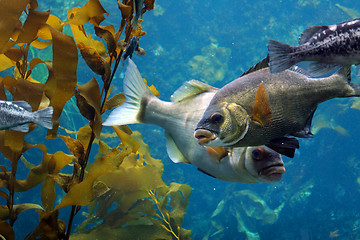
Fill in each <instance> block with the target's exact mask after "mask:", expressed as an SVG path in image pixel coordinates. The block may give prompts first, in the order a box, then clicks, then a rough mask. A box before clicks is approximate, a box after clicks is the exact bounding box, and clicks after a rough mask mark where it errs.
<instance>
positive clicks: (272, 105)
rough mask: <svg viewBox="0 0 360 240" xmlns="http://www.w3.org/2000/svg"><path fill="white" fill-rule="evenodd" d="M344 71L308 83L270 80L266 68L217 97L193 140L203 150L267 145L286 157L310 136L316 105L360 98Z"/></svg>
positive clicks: (294, 76)
mask: <svg viewBox="0 0 360 240" xmlns="http://www.w3.org/2000/svg"><path fill="white" fill-rule="evenodd" d="M347 74H348V73H347V72H346V71H345V69H344V68H342V69H340V70H339V71H338V72H336V73H334V74H333V75H331V76H330V77H326V78H310V77H308V76H306V75H304V74H301V73H299V72H296V71H292V70H285V71H283V72H280V73H277V74H271V73H270V70H269V68H263V69H260V70H257V71H255V72H251V73H249V74H247V75H244V76H242V77H240V78H238V79H236V80H234V81H232V82H230V83H229V84H227V85H225V86H224V87H223V88H221V89H220V90H218V91H217V93H216V94H215V95H214V97H213V99H212V100H211V101H210V103H209V106H208V107H207V109H206V110H205V112H204V115H203V117H202V118H201V120H200V121H199V123H198V124H197V127H196V130H195V132H194V136H195V137H196V138H197V139H198V143H199V144H201V145H204V146H224V147H245V146H258V145H266V146H268V147H270V148H272V149H274V150H275V151H278V152H279V153H281V154H284V155H286V156H288V157H293V156H294V151H295V149H296V148H298V147H299V144H298V141H297V140H296V138H294V137H306V138H309V137H311V136H312V133H311V131H310V129H311V122H312V118H313V115H314V112H315V110H316V108H317V106H318V104H320V103H322V102H325V101H327V100H329V99H332V98H344V97H359V96H360V85H357V84H352V83H350V82H349V81H348V79H347Z"/></svg>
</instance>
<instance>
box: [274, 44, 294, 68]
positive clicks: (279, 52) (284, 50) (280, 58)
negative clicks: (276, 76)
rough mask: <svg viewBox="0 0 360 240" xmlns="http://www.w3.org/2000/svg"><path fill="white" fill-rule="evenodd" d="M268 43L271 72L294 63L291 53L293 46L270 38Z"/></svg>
mask: <svg viewBox="0 0 360 240" xmlns="http://www.w3.org/2000/svg"><path fill="white" fill-rule="evenodd" d="M268 43H269V44H268V50H269V59H270V63H269V65H270V72H271V73H279V72H282V71H284V70H285V69H288V68H290V67H291V66H292V65H294V64H295V62H294V61H293V60H292V54H291V53H292V52H293V49H294V48H295V47H293V46H291V45H288V44H285V43H281V42H278V41H275V40H272V39H269V40H268Z"/></svg>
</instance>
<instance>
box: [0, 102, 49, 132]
mask: <svg viewBox="0 0 360 240" xmlns="http://www.w3.org/2000/svg"><path fill="white" fill-rule="evenodd" d="M53 111H54V110H53V107H47V108H44V109H41V110H38V111H35V112H33V111H32V108H31V106H30V105H29V104H28V103H27V102H26V101H2V100H0V130H5V129H8V130H15V131H19V132H28V131H29V125H28V123H36V124H38V125H41V126H43V127H45V128H47V129H52V127H53V123H52V115H53Z"/></svg>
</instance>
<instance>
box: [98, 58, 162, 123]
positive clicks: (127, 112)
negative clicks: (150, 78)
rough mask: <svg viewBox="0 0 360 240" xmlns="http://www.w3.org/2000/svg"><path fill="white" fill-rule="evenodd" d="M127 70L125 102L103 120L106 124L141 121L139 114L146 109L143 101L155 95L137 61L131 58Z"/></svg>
mask: <svg viewBox="0 0 360 240" xmlns="http://www.w3.org/2000/svg"><path fill="white" fill-rule="evenodd" d="M128 62H129V65H128V67H127V69H126V72H125V78H124V94H125V98H126V100H125V103H124V104H122V105H121V106H119V107H117V108H115V109H114V110H113V111H112V112H111V113H110V115H109V116H108V118H107V119H106V120H105V122H103V125H104V126H114V125H126V124H134V123H141V120H139V118H138V116H139V114H141V113H142V111H144V109H143V106H142V105H141V102H142V100H143V99H144V98H146V97H149V96H151V97H155V95H154V94H153V93H152V92H151V91H150V90H149V88H148V87H147V85H146V84H145V82H144V79H143V78H142V77H141V74H140V72H139V70H138V68H137V67H136V65H135V63H134V62H133V61H132V60H131V59H130V58H129V60H128Z"/></svg>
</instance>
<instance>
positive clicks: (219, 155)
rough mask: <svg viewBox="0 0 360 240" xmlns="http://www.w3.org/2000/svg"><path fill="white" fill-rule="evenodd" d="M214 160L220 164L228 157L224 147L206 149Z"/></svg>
mask: <svg viewBox="0 0 360 240" xmlns="http://www.w3.org/2000/svg"><path fill="white" fill-rule="evenodd" d="M205 148H206V151H207V152H208V154H209V155H210V157H211V158H212V159H214V160H215V161H216V162H218V163H220V162H221V159H223V158H224V157H227V155H228V151H227V150H226V149H225V148H224V147H205Z"/></svg>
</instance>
